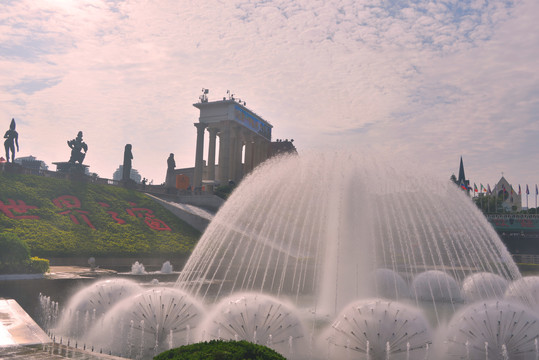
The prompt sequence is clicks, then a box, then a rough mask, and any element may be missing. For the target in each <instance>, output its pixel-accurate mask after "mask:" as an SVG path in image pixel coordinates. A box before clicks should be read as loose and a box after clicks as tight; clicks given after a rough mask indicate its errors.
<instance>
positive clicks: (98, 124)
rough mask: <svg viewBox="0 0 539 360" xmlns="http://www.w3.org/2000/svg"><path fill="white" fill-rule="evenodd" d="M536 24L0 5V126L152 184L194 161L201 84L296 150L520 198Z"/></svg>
mask: <svg viewBox="0 0 539 360" xmlns="http://www.w3.org/2000/svg"><path fill="white" fill-rule="evenodd" d="M537 14H539V2H538V1H536V0H521V1H516V0H515V1H501V0H500V1H497V0H468V1H456V0H446V1H429V0H409V1H385V0H350V1H348V0H342V1H331V0H328V1H315V0H299V1H298V0H296V1H289V0H263V1H249V0H241V1H236V0H227V1H211V0H208V1H194V0H193V1H191V0H181V1H177V0H176V1H167V0H160V1H148V0H125V1H121V0H109V1H106V0H49V1H40V0H12V1H7V2H6V1H3V2H2V3H1V4H0V69H1V70H2V71H0V120H1V122H0V123H3V124H4V125H3V126H4V128H5V129H4V131H5V130H7V129H8V128H9V122H10V120H11V118H12V117H14V118H15V119H16V121H17V130H18V132H19V134H20V145H21V151H20V153H18V155H19V156H26V155H34V156H36V157H38V158H39V159H41V160H44V161H45V162H46V163H47V164H49V166H50V167H51V168H54V166H53V165H52V164H51V163H52V162H55V161H66V160H67V159H68V158H69V148H68V147H67V145H66V141H67V140H70V139H73V138H74V137H75V136H76V134H77V132H78V131H79V130H82V131H83V132H84V139H85V141H86V142H87V143H88V145H89V150H88V155H87V157H86V160H85V163H87V164H88V165H90V170H91V171H93V172H97V173H98V174H99V175H100V176H102V177H109V178H110V177H112V173H113V172H114V170H115V169H116V168H117V166H118V165H119V164H120V163H121V162H122V159H123V148H124V146H125V144H126V143H131V144H132V145H133V155H134V160H133V167H134V168H136V169H138V170H139V172H140V173H141V175H142V176H145V177H147V178H149V179H153V180H154V183H160V182H162V181H164V177H165V173H166V159H167V157H168V154H169V153H171V152H172V153H174V154H175V157H176V164H177V166H178V167H189V166H193V163H194V156H195V155H194V152H195V140H196V129H195V127H194V126H193V123H194V122H196V121H198V112H197V109H196V108H194V107H193V106H192V104H193V103H195V102H197V100H198V96H199V95H200V92H201V89H202V88H208V89H210V93H209V98H210V100H218V99H221V98H222V97H223V96H225V95H226V91H227V90H231V92H233V93H235V94H236V97H239V98H241V99H242V100H244V101H246V102H247V107H249V108H251V109H252V110H254V111H255V112H257V113H258V114H260V115H261V116H262V117H264V118H265V119H266V120H268V121H269V122H271V123H272V125H273V126H274V131H273V136H274V138H283V139H284V138H289V139H290V138H293V139H294V140H295V145H296V147H297V148H298V150H299V151H300V153H301V152H302V151H308V150H310V149H324V150H325V149H327V151H331V150H332V149H337V148H347V147H352V148H354V149H358V148H361V151H366V152H368V153H371V154H372V156H383V157H391V158H396V159H403V160H399V164H401V166H405V165H406V164H407V162H410V163H416V164H419V165H420V166H422V167H424V168H426V169H428V170H429V171H432V173H433V174H434V175H435V176H438V177H440V178H441V179H447V178H449V176H450V175H451V174H452V173H455V174H457V172H458V165H459V159H460V156H461V155H462V156H463V158H464V165H465V168H466V173H467V176H468V177H469V178H470V179H471V181H472V183H473V182H476V183H477V184H478V186H479V184H480V183H483V184H484V185H485V186H486V184H487V183H488V184H491V186H492V185H493V184H494V183H495V182H496V181H497V180H498V179H499V178H500V176H501V173H502V172H504V175H505V177H506V178H507V180H508V181H509V182H511V183H513V184H515V185H516V184H522V185H524V184H526V183H528V184H530V185H531V184H535V183H539V170H538V167H537V166H538V165H539V151H537V150H538V148H539V145H538V143H539V119H538V115H537V114H539V101H538V99H539V97H538V95H539V60H538V59H539V36H537V34H539V22H537V21H536V16H537ZM0 130H1V129H0ZM357 151H359V150H357ZM3 156H5V155H3Z"/></svg>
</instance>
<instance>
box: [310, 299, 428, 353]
mask: <svg viewBox="0 0 539 360" xmlns="http://www.w3.org/2000/svg"><path fill="white" fill-rule="evenodd" d="M331 327H332V329H331V330H328V331H326V332H325V333H324V334H323V336H322V339H321V341H320V342H321V343H327V344H329V347H328V350H327V351H328V354H327V358H328V359H370V360H385V359H424V358H427V355H428V350H429V346H430V345H431V344H432V333H431V329H430V326H429V324H428V322H427V320H426V319H425V317H424V316H423V315H422V313H421V311H420V310H419V309H416V308H413V307H412V306H410V305H406V304H403V303H398V302H390V301H385V300H379V299H378V300H376V299H374V300H373V299H370V300H362V301H360V302H359V303H355V304H351V305H348V306H346V307H345V309H344V310H343V311H342V312H341V313H340V314H339V315H338V316H337V319H336V320H335V322H334V323H333V324H332V326H331Z"/></svg>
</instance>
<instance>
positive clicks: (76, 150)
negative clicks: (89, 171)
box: [67, 131, 88, 164]
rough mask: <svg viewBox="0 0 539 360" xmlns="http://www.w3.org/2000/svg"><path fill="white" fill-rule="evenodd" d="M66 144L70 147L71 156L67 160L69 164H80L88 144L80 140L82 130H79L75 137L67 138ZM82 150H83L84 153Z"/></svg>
mask: <svg viewBox="0 0 539 360" xmlns="http://www.w3.org/2000/svg"><path fill="white" fill-rule="evenodd" d="M67 146H69V147H70V148H71V157H70V158H69V162H70V163H71V164H75V163H76V162H78V163H79V164H82V162H83V161H84V158H85V157H86V152H87V151H88V145H86V143H85V142H84V141H82V131H79V133H78V134H77V137H76V138H75V139H73V140H68V142H67ZM82 150H84V153H83V152H82Z"/></svg>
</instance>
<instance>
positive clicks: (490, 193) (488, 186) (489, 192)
mask: <svg viewBox="0 0 539 360" xmlns="http://www.w3.org/2000/svg"><path fill="white" fill-rule="evenodd" d="M487 190H488V194H489V195H492V190H490V184H487Z"/></svg>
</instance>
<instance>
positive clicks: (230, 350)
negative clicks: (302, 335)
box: [154, 340, 286, 360]
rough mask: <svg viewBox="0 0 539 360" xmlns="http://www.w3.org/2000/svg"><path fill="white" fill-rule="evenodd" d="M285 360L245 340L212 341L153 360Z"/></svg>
mask: <svg viewBox="0 0 539 360" xmlns="http://www.w3.org/2000/svg"><path fill="white" fill-rule="evenodd" d="M171 359H172V360H286V359H285V358H284V357H283V356H282V355H280V354H279V353H277V352H276V351H274V350H272V349H270V348H268V347H266V346H262V345H256V344H253V343H250V342H247V341H245V340H242V341H222V340H212V341H210V342H203V343H197V344H191V345H185V346H181V347H179V348H176V349H172V350H168V351H165V352H163V353H161V354H159V355H157V356H155V357H154V360H171Z"/></svg>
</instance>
